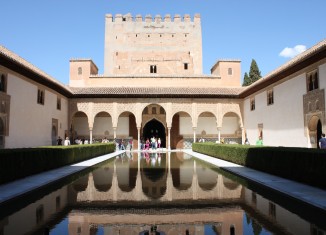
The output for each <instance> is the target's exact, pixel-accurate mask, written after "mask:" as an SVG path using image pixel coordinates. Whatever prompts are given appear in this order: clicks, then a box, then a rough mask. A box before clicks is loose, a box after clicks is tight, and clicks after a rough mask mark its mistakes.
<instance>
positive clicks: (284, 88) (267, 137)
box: [243, 73, 308, 147]
mask: <svg viewBox="0 0 326 235" xmlns="http://www.w3.org/2000/svg"><path fill="white" fill-rule="evenodd" d="M268 89H273V92H274V104H272V105H267V90H268ZM267 90H266V89H264V90H261V91H259V92H257V93H255V94H253V95H251V96H250V97H247V98H246V99H245V100H244V108H243V109H244V112H243V113H244V123H245V124H244V126H245V127H246V132H247V137H248V139H249V142H250V143H251V144H255V142H256V140H257V139H258V135H259V131H258V125H259V124H262V126H263V128H262V129H263V142H264V145H268V146H289V147H307V141H308V140H307V137H306V136H305V130H304V114H303V103H302V99H303V95H304V94H305V93H306V77H305V73H303V74H299V75H297V76H296V77H294V78H293V79H290V80H287V81H285V82H283V83H280V84H278V85H275V86H274V87H269V88H267ZM253 97H254V98H255V110H253V111H251V110H250V98H253ZM285 130H286V131H285Z"/></svg>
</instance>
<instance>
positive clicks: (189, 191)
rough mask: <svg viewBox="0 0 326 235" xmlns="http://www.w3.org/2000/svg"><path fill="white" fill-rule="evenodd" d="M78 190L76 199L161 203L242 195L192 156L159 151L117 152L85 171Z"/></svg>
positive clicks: (234, 183) (229, 181) (231, 183)
mask: <svg viewBox="0 0 326 235" xmlns="http://www.w3.org/2000/svg"><path fill="white" fill-rule="evenodd" d="M83 182H84V183H85V185H83V187H81V185H80V183H81V182H80V181H77V182H76V183H77V184H78V187H75V183H73V184H72V186H71V187H72V188H71V190H76V188H83V190H77V191H76V194H77V198H76V203H82V202H86V203H91V202H97V203H99V202H104V203H107V202H121V201H123V202H124V203H126V202H128V201H129V202H131V203H135V201H136V202H142V204H144V203H145V202H148V203H155V204H157V203H162V202H171V203H172V202H173V203H178V201H189V200H198V199H203V200H208V199H209V200H214V199H219V200H223V199H233V200H234V199H241V192H242V186H241V185H240V184H238V183H236V182H234V181H231V180H229V179H227V178H226V177H224V176H223V175H221V174H218V172H216V171H214V170H213V169H209V168H207V167H205V166H203V165H201V164H198V163H197V162H196V161H195V160H194V159H184V160H182V161H180V159H179V158H175V157H173V158H172V160H171V156H170V155H168V156H167V157H165V156H164V157H162V153H146V152H145V153H141V154H139V155H138V154H134V155H129V156H128V155H126V154H123V155H120V156H119V157H117V158H116V160H115V161H111V162H108V163H106V164H105V165H103V166H102V167H101V168H98V169H96V170H94V171H93V172H92V173H90V174H89V175H88V180H87V182H86V181H85V180H83Z"/></svg>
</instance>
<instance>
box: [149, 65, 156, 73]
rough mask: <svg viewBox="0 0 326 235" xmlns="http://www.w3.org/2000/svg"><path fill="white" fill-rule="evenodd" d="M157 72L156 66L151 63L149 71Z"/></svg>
mask: <svg viewBox="0 0 326 235" xmlns="http://www.w3.org/2000/svg"><path fill="white" fill-rule="evenodd" d="M156 72H157V67H156V65H151V66H150V73H156Z"/></svg>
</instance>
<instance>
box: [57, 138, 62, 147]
mask: <svg viewBox="0 0 326 235" xmlns="http://www.w3.org/2000/svg"><path fill="white" fill-rule="evenodd" d="M57 144H58V145H62V139H61V137H60V136H59V137H58V139H57Z"/></svg>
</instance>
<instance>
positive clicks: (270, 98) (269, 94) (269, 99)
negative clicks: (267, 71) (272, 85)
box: [267, 90, 274, 105]
mask: <svg viewBox="0 0 326 235" xmlns="http://www.w3.org/2000/svg"><path fill="white" fill-rule="evenodd" d="M272 104H274V92H273V90H269V91H267V105H272Z"/></svg>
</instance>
